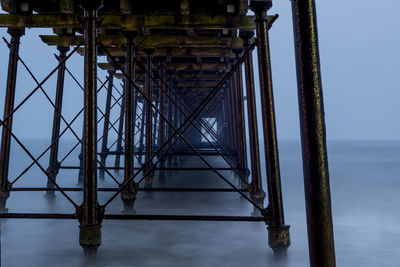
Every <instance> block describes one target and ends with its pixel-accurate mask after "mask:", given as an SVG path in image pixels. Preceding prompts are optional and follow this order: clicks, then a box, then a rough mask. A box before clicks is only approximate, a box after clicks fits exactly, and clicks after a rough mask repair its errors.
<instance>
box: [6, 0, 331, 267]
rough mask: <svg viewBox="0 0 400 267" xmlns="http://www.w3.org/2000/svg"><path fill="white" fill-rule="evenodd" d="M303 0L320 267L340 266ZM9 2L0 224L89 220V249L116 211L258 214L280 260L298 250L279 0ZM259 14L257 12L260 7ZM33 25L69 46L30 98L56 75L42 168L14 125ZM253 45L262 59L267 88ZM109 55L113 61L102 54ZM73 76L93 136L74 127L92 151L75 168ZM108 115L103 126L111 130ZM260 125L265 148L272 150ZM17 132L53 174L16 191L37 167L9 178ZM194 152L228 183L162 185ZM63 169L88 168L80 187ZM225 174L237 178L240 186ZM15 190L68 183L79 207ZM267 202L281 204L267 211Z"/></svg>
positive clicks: (302, 92)
mask: <svg viewBox="0 0 400 267" xmlns="http://www.w3.org/2000/svg"><path fill="white" fill-rule="evenodd" d="M292 4H293V12H294V20H295V24H294V25H295V34H296V38H297V39H296V59H297V67H298V81H299V99H300V103H301V105H300V118H301V120H300V121H301V128H302V137H303V151H304V155H303V157H304V164H305V165H304V166H305V167H304V170H305V173H304V177H305V181H306V200H307V201H306V202H307V214H308V220H309V235H310V261H311V266H324V267H330V266H334V265H335V257H334V249H333V232H332V219H331V211H330V196H329V176H328V169H327V163H326V162H327V159H326V147H325V146H326V145H325V122H324V118H323V105H322V102H323V100H322V89H321V79H320V73H319V57H318V44H317V41H318V40H317V39H316V36H317V34H316V32H317V29H316V18H315V14H314V13H315V7H314V1H313V0H308V1H300V0H293V1H292ZM1 5H2V9H3V10H4V11H6V12H7V14H0V27H6V28H8V29H9V30H8V32H9V34H10V35H11V41H10V42H8V46H9V49H10V59H9V75H8V80H7V88H6V100H5V113H4V118H3V120H2V121H1V126H2V131H3V132H2V141H1V151H0V152H1V153H0V200H1V201H0V204H1V206H0V209H1V212H2V213H1V214H0V218H31V219H50V218H54V219H77V220H78V221H79V223H80V234H79V243H80V245H81V246H82V247H83V248H84V250H85V251H92V250H96V249H97V247H99V246H100V245H101V242H102V238H101V233H102V229H101V228H102V221H103V220H107V219H112V220H200V221H253V222H254V221H257V222H263V223H265V224H266V225H267V226H268V227H267V229H268V232H269V238H268V243H269V245H270V247H271V248H272V249H273V250H274V252H275V254H277V255H282V254H286V252H287V249H288V247H289V245H290V237H289V226H288V225H286V224H285V220H284V214H283V200H282V194H281V182H280V179H281V178H280V170H279V156H278V145H277V133H276V123H275V110H274V101H273V88H272V74H271V59H270V49H269V37H268V30H269V29H270V28H271V27H272V25H273V23H274V22H275V21H276V19H277V18H278V15H274V16H267V11H268V10H269V9H270V8H271V6H272V1H269V0H262V1H260V0H252V1H250V5H249V3H248V1H244V0H221V1H209V0H202V1H191V0H190V1H189V0H179V1H129V0H120V1H116V0H113V1H111V0H104V1H100V0H96V1H88V0H87V1H82V0H60V1H56V0H47V1H34V0H30V1H24V0H19V1H14V0H1ZM250 9H251V10H252V11H253V12H254V15H248V13H249V10H250ZM30 28H51V29H53V33H54V34H52V35H40V36H39V37H40V38H41V40H42V41H43V42H44V43H45V44H47V45H48V46H55V47H57V49H58V50H59V55H57V59H58V62H59V64H58V66H57V67H56V68H55V69H54V70H53V71H52V72H51V73H50V74H49V76H47V78H46V79H44V80H43V81H38V80H35V81H36V84H37V86H36V85H35V88H34V90H33V91H32V94H30V95H28V97H27V98H26V100H24V101H23V102H22V103H24V102H26V101H29V98H30V96H31V95H33V94H34V93H35V92H37V91H38V90H41V91H42V92H44V90H43V88H42V85H43V84H44V83H45V82H46V81H47V80H48V79H49V77H50V76H51V75H53V74H55V73H57V75H58V76H57V88H56V99H55V100H53V99H50V98H49V97H47V99H48V101H49V102H50V103H51V104H52V106H53V108H54V114H52V116H53V131H52V138H51V142H50V143H49V146H48V147H47V148H44V149H45V152H46V153H47V152H49V153H50V160H49V165H48V166H42V165H40V163H39V161H38V158H35V157H34V156H33V155H32V154H31V153H30V152H29V150H28V149H27V148H26V147H25V146H24V144H23V142H21V141H20V140H19V139H18V136H16V135H15V134H14V133H13V132H12V123H11V122H12V119H13V116H12V115H13V113H14V112H15V111H16V110H18V109H19V108H20V106H21V105H15V103H14V95H15V90H16V88H15V87H16V73H17V70H18V63H19V62H21V63H22V65H23V66H24V67H26V65H25V63H24V62H23V60H22V59H21V58H20V57H19V55H18V52H19V42H20V38H21V36H23V34H24V31H25V29H30ZM253 50H257V54H258V60H257V62H258V70H257V71H258V72H259V75H258V76H259V79H260V83H259V84H260V88H259V89H260V93H259V94H256V90H258V88H256V87H255V81H254V70H253ZM74 54H80V55H82V56H83V58H84V67H83V69H84V81H78V80H77V79H76V78H75V77H73V74H72V73H71V72H70V70H69V69H68V64H67V63H68V59H69V58H70V57H71V56H72V55H74ZM100 56H102V60H104V57H105V58H106V61H102V62H99V61H98V59H99V57H100ZM28 71H29V69H28ZM97 71H105V72H107V79H106V80H105V81H101V80H99V79H98V76H97ZM30 74H31V72H30ZM65 75H70V76H71V77H72V78H73V79H75V81H76V82H77V84H78V85H79V86H80V87H81V89H82V90H83V92H84V94H83V95H84V99H83V102H84V106H83V109H82V111H81V113H82V114H83V117H84V120H83V121H84V125H83V131H82V132H83V133H76V132H75V131H74V130H72V129H69V130H71V131H72V133H73V135H74V136H75V137H76V139H77V144H76V146H75V147H79V148H80V149H81V153H80V156H79V164H77V165H76V166H69V165H68V166H67V165H66V164H64V163H63V161H64V160H65V157H64V158H61V156H60V155H59V153H58V145H59V139H60V136H62V135H63V134H64V132H65V129H63V128H62V127H61V122H63V123H64V125H67V128H69V123H70V122H68V121H67V120H65V118H64V117H63V112H62V104H63V90H64V77H65ZM31 76H32V77H34V76H33V74H31ZM118 84H122V88H120V87H119V86H118ZM101 90H104V91H106V101H105V108H104V109H103V107H101V108H100V107H99V106H98V105H97V98H98V97H100V94H99V92H100V91H101ZM244 92H246V93H244ZM244 95H246V101H245V98H244ZM256 95H260V97H261V104H262V107H261V110H262V112H261V116H262V120H261V119H260V120H258V119H257V109H256ZM46 96H47V95H46ZM102 96H103V97H104V95H102ZM245 108H247V112H245ZM115 110H118V113H119V117H118V119H117V120H116V121H113V120H112V119H111V117H110V113H111V112H112V111H114V112H115ZM245 114H247V118H246V116H245ZM77 116H79V114H78V115H77ZM76 118H77V117H75V119H76ZM75 119H74V120H75ZM261 121H262V123H261ZM99 122H103V123H102V125H103V128H102V129H100V128H99V127H98V123H99ZM13 123H20V122H18V121H14V122H13ZM246 127H248V132H249V134H248V135H246ZM260 127H261V128H262V132H263V134H264V135H263V138H264V143H265V146H264V149H262V148H261V147H259V138H260V137H259V136H258V128H260ZM98 128H99V129H98ZM110 132H116V133H117V137H118V138H117V140H115V142H114V143H112V140H109V139H110V138H109V135H110V134H109V133H110ZM12 139H14V140H15V141H16V143H17V145H19V146H20V147H21V148H22V149H23V150H24V151H25V152H26V153H27V155H29V157H30V158H31V159H32V161H33V164H32V165H36V166H38V167H39V168H40V169H41V170H42V172H43V175H45V176H47V178H48V183H47V186H46V187H43V185H39V186H37V187H26V188H23V187H20V188H18V187H13V184H14V182H16V181H17V180H18V179H20V178H21V177H23V175H24V173H25V172H23V173H21V174H20V175H19V176H18V177H17V178H16V179H15V180H12V179H11V178H10V177H8V165H9V160H10V159H9V157H10V144H11V140H12ZM247 140H248V141H249V142H248V144H249V146H250V147H249V150H250V157H248V156H247V149H246V144H247ZM98 146H99V147H100V146H101V149H99V148H98ZM260 149H261V152H262V151H264V153H265V158H266V162H265V164H261V163H260V153H261V152H260ZM43 154H44V153H43ZM316 155H317V156H316ZM67 156H68V154H67ZM40 157H41V156H40ZM185 157H197V158H198V161H199V162H202V164H203V166H204V165H205V166H206V168H204V167H202V168H203V169H202V168H199V167H195V166H194V167H185V168H182V170H183V169H184V170H185V171H204V170H208V171H211V172H213V173H214V174H215V175H216V176H217V177H219V178H220V179H222V180H223V181H224V182H225V183H226V184H227V188H190V187H189V188H168V187H165V188H163V187H159V188H153V181H154V179H155V178H156V177H155V176H156V174H157V175H158V181H159V183H160V184H161V185H162V184H165V182H166V181H167V180H168V175H166V171H172V170H174V171H179V170H180V166H179V164H180V163H179V162H180V160H182V159H183V158H185ZM209 157H219V158H221V159H223V161H224V163H225V164H226V167H216V166H214V165H213V164H212V163H211V162H212V161H210V160H209ZM122 158H123V164H121V159H122ZM261 166H265V167H266V173H267V177H262V175H261V173H262V170H261ZM63 169H76V170H77V172H79V174H77V177H76V179H77V181H78V183H79V185H80V187H77V188H71V187H68V188H66V187H60V186H59V185H58V183H57V175H58V173H59V171H62V170H63ZM226 170H230V171H232V172H233V173H234V177H235V178H236V179H237V180H238V181H240V182H239V186H237V182H234V181H233V179H231V178H232V177H228V175H227V174H226V172H224V171H226ZM118 171H121V172H123V181H121V180H118V179H117V178H116V177H115V172H118ZM205 175H207V174H205ZM106 177H107V179H108V178H110V179H112V180H114V182H115V187H114V188H101V187H99V188H98V179H106ZM263 181H266V188H267V189H268V190H267V192H264V190H263V186H262V184H263ZM13 191H46V192H47V196H48V197H54V192H55V191H59V192H60V193H61V194H62V195H63V196H64V197H65V198H67V200H68V201H69V202H70V203H71V204H72V205H73V206H74V208H75V209H76V212H75V214H68V213H64V214H63V213H59V214H44V213H42V214H34V213H24V214H22V213H12V212H10V213H7V209H6V201H7V198H8V196H9V195H10V193H12V192H13ZM71 191H82V192H83V202H82V203H76V202H74V200H73V199H71V198H70V197H69V196H68V192H71ZM104 191H107V192H111V193H112V195H111V197H110V198H109V199H108V200H107V201H106V202H105V203H99V202H98V192H104ZM139 191H144V192H147V193H152V194H156V193H157V192H160V191H169V192H177V193H178V192H185V191H187V192H197V193H199V192H203V191H204V192H213V193H215V194H218V193H221V192H236V193H237V194H240V195H241V196H242V198H243V199H245V200H246V201H248V202H249V203H250V204H251V205H252V206H253V207H254V214H253V215H254V216H211V215H209V214H204V215H190V214H188V215H169V214H159V215H157V214H151V215H150V214H134V211H135V210H134V205H135V201H136V199H137V192H139ZM266 196H268V204H267V205H264V199H265V197H266ZM116 197H121V198H122V201H123V207H122V209H123V214H109V213H107V205H109V204H110V203H111V202H112V201H113V200H114V199H115V198H116ZM231 204H232V203H227V205H231ZM121 238H123V237H121Z"/></svg>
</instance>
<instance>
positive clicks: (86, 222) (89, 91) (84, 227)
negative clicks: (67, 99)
mask: <svg viewBox="0 0 400 267" xmlns="http://www.w3.org/2000/svg"><path fill="white" fill-rule="evenodd" d="M100 6H101V1H90V2H85V4H84V5H83V8H84V12H85V16H84V22H85V29H84V44H85V55H84V75H85V82H84V89H85V91H84V126H85V127H84V137H83V144H84V150H83V179H84V189H83V203H82V205H81V206H79V207H78V208H77V210H76V214H77V217H78V219H79V222H80V229H79V230H80V231H79V243H80V244H81V246H82V247H83V248H84V250H85V251H95V250H96V249H97V248H98V247H99V246H100V245H101V222H102V219H103V214H104V208H102V207H100V205H99V203H98V201H97V10H98V9H99V8H100Z"/></svg>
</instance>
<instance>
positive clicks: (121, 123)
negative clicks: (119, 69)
mask: <svg viewBox="0 0 400 267" xmlns="http://www.w3.org/2000/svg"><path fill="white" fill-rule="evenodd" d="M122 83H123V87H124V88H123V90H122V97H121V110H120V113H119V122H118V136H117V148H116V149H115V152H116V154H115V162H114V167H115V168H116V169H115V172H119V169H118V168H119V166H120V165H121V154H122V136H123V131H124V120H125V103H126V95H125V91H126V86H127V82H126V80H125V79H124V80H122Z"/></svg>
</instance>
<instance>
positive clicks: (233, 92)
mask: <svg viewBox="0 0 400 267" xmlns="http://www.w3.org/2000/svg"><path fill="white" fill-rule="evenodd" d="M233 63H234V62H233ZM232 65H233V64H232ZM230 84H231V86H230V90H231V97H232V104H233V105H232V108H233V116H234V118H233V123H234V124H233V125H232V127H233V128H234V131H233V133H234V141H235V147H234V149H235V150H234V151H233V155H234V156H235V160H236V164H237V165H238V164H239V153H240V147H239V133H238V122H239V118H238V117H239V113H238V103H237V102H238V97H237V90H236V76H235V74H234V73H233V74H232V76H231V79H230Z"/></svg>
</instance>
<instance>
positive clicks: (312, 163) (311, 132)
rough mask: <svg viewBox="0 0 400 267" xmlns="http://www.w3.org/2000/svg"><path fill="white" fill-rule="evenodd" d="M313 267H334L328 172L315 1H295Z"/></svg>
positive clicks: (301, 115) (306, 190) (310, 247)
mask: <svg viewBox="0 0 400 267" xmlns="http://www.w3.org/2000/svg"><path fill="white" fill-rule="evenodd" d="M292 8H293V25H294V36H295V51H296V62H297V64H296V65H297V83H298V94H299V109H300V112H299V113H300V125H301V140H302V150H303V171H304V189H305V198H306V210H307V227H308V246H309V253H310V266H311V267H319V266H324V267H334V266H336V263H335V246H334V240H333V225H332V210H331V196H330V187H329V170H328V158H327V149H326V130H325V118H324V105H323V97H322V81H321V69H320V60H319V48H318V31H317V17H316V10H315V1H314V0H292Z"/></svg>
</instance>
